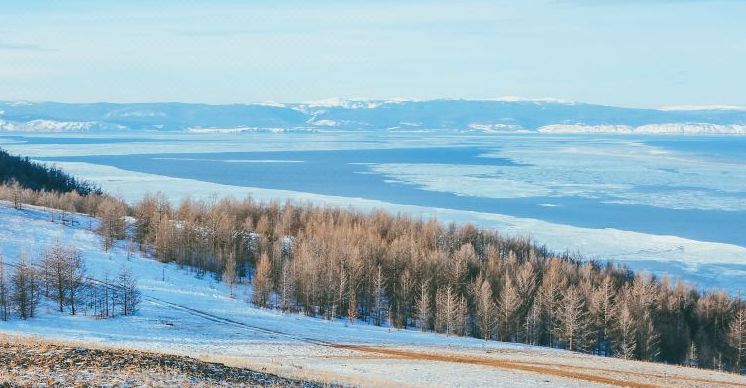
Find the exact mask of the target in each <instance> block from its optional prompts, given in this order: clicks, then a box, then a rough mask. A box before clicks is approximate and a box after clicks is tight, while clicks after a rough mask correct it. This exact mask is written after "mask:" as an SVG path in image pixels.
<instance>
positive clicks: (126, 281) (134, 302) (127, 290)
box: [114, 265, 141, 315]
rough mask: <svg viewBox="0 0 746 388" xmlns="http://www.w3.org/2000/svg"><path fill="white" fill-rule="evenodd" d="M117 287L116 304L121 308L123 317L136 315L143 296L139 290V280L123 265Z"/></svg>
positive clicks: (115, 293)
mask: <svg viewBox="0 0 746 388" xmlns="http://www.w3.org/2000/svg"><path fill="white" fill-rule="evenodd" d="M115 286H116V291H115V292H114V303H115V304H116V305H118V306H119V309H120V310H119V311H120V312H121V313H122V315H133V314H135V313H136V312H137V308H138V305H139V304H140V301H141V294H140V290H139V289H138V288H137V279H136V278H135V275H134V274H133V273H132V270H131V269H130V268H129V267H127V266H125V265H123V266H122V268H121V269H120V270H119V274H118V275H117V278H116V285H115Z"/></svg>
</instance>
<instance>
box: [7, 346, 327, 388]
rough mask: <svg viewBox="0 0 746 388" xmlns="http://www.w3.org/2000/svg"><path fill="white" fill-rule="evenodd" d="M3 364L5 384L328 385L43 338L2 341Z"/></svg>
mask: <svg viewBox="0 0 746 388" xmlns="http://www.w3.org/2000/svg"><path fill="white" fill-rule="evenodd" d="M0 365H2V366H3V367H2V370H0V387H19V386H21V387H24V386H28V387H32V386H33V387H37V386H47V387H63V386H197V387H199V386H205V387H207V386H230V387H244V386H252V387H255V386H272V387H303V388H315V387H323V386H327V385H324V384H318V383H315V382H309V381H301V380H293V379H287V378H283V377H280V376H276V375H273V374H270V373H266V372H260V371H254V370H251V369H246V368H234V367H228V366H225V365H223V364H219V363H209V362H204V361H200V360H196V359H193V358H190V357H181V356H172V355H166V354H158V353H149V352H140V351H131V350H114V349H91V348H85V347H75V346H63V345H56V344H50V343H44V342H37V341H29V342H23V341H4V342H0Z"/></svg>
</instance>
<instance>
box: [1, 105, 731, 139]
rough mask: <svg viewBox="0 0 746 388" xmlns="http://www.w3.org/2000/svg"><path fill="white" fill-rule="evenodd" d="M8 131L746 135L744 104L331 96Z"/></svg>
mask: <svg viewBox="0 0 746 388" xmlns="http://www.w3.org/2000/svg"><path fill="white" fill-rule="evenodd" d="M0 120H1V121H0V131H61V130H67V131H110V130H148V131H191V132H200V133H205V132H207V133H235V132H244V131H257V130H272V131H297V130H313V129H318V130H326V131H331V130H336V131H339V130H373V131H381V130H412V129H413V128H414V129H417V130H431V131H437V130H456V131H469V132H473V131H476V132H485V133H494V132H499V133H506V132H507V133H511V132H526V131H529V132H540V133H545V132H546V133H623V134H627V133H634V134H737V135H742V134H744V133H746V128H745V127H744V126H746V110H743V109H738V107H730V108H729V107H722V106H719V107H701V108H693V107H681V108H676V107H673V108H663V109H639V108H620V107H612V106H604V105H593V104H584V103H577V102H573V101H566V100H560V99H547V98H543V99H525V98H516V97H505V98H495V99H484V100H464V99H439V100H414V99H401V98H399V99H390V100H367V99H338V98H332V99H326V100H319V101H310V102H305V103H295V104H290V103H289V104H279V103H273V102H272V103H259V104H245V105H241V104H235V105H206V104H182V103H141V104H109V103H96V104H62V103H53V102H43V103H29V102H23V103H18V102H0Z"/></svg>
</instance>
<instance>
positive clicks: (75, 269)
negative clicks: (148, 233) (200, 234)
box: [0, 243, 141, 320]
mask: <svg viewBox="0 0 746 388" xmlns="http://www.w3.org/2000/svg"><path fill="white" fill-rule="evenodd" d="M44 300H48V301H50V302H52V303H53V304H54V306H55V309H57V310H58V311H59V312H60V313H63V312H69V313H70V314H72V315H76V314H81V313H82V314H87V315H88V314H90V315H93V316H94V317H96V318H109V317H112V316H115V315H117V314H122V315H132V314H134V313H135V312H136V310H137V305H138V304H139V303H140V300H141V296H140V291H139V290H138V288H137V281H136V279H135V276H134V275H133V274H132V272H131V271H130V269H129V268H128V267H126V266H123V267H122V268H121V270H120V271H119V273H118V274H117V276H116V277H114V278H112V279H109V277H108V276H106V277H105V278H104V279H103V280H97V279H94V278H92V277H90V276H88V275H87V274H86V268H85V263H84V261H83V259H82V257H81V255H80V252H79V251H78V250H77V249H75V247H72V246H65V245H62V244H59V243H58V244H55V245H52V246H51V247H49V248H48V249H46V250H45V251H44V252H43V253H42V254H41V255H40V257H39V259H38V260H31V259H30V258H29V257H28V255H25V254H23V253H21V254H20V255H19V257H18V260H17V262H15V263H10V262H7V263H6V262H5V261H4V260H3V258H2V256H0V319H2V320H8V319H10V318H11V317H12V316H13V315H16V316H18V317H19V318H21V319H29V318H33V317H34V316H35V315H36V314H37V310H38V306H39V304H40V302H42V301H44Z"/></svg>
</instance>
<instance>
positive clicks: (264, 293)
mask: <svg viewBox="0 0 746 388" xmlns="http://www.w3.org/2000/svg"><path fill="white" fill-rule="evenodd" d="M271 272H272V268H271V263H270V260H269V256H268V255H267V253H266V252H265V253H262V254H261V256H259V262H257V264H256V273H255V274H254V283H253V286H254V294H253V297H252V302H253V303H254V304H255V305H257V306H261V307H267V305H268V303H269V296H270V293H271V291H272V289H271V283H270V282H271V279H270V275H271Z"/></svg>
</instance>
